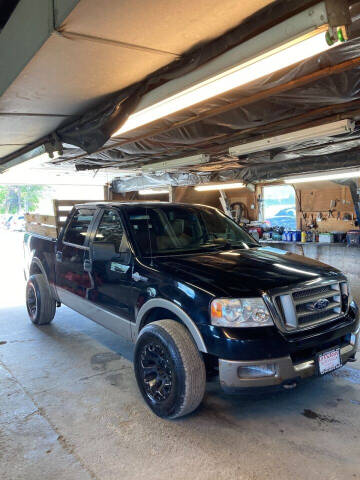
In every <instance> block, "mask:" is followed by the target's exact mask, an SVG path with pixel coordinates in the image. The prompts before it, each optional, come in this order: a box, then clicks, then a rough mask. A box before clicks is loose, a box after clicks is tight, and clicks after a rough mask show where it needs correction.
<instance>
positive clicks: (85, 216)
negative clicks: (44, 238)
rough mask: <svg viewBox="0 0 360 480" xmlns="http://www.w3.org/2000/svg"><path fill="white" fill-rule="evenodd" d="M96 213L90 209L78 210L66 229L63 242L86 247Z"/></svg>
mask: <svg viewBox="0 0 360 480" xmlns="http://www.w3.org/2000/svg"><path fill="white" fill-rule="evenodd" d="M94 212H95V211H94V210H92V209H89V208H79V209H77V210H76V211H75V213H74V215H73V217H72V219H71V221H70V223H69V225H68V228H67V229H66V232H65V236H64V240H63V241H64V242H68V243H74V244H75V245H80V246H82V245H84V243H85V240H86V236H87V233H88V229H89V225H90V223H91V220H92V219H93V216H94Z"/></svg>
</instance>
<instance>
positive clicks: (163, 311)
mask: <svg viewBox="0 0 360 480" xmlns="http://www.w3.org/2000/svg"><path fill="white" fill-rule="evenodd" d="M165 319H166V320H167V319H169V320H175V321H177V322H179V323H182V322H181V320H180V319H179V317H178V316H176V315H175V313H173V312H171V311H170V310H168V309H167V308H160V307H155V308H153V309H151V310H149V311H148V312H147V313H146V314H145V315H144V317H143V318H142V320H141V323H140V326H139V332H140V330H142V329H143V328H144V327H145V326H146V325H148V324H149V323H152V322H156V320H165Z"/></svg>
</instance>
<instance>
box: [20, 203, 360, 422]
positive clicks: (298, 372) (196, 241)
mask: <svg viewBox="0 0 360 480" xmlns="http://www.w3.org/2000/svg"><path fill="white" fill-rule="evenodd" d="M25 259H26V265H27V267H26V276H27V277H28V282H27V287H26V305H27V310H28V313H29V316H30V319H31V321H32V322H33V323H34V324H36V325H39V326H40V325H45V324H48V323H50V322H51V321H52V320H53V318H54V315H55V310H56V306H59V305H60V304H61V303H64V304H65V305H67V306H68V307H70V308H72V309H74V310H76V311H77V312H79V313H81V314H83V315H85V316H87V317H88V318H90V319H92V320H94V321H96V322H98V323H99V324H101V325H103V326H104V327H106V328H108V329H110V330H112V331H113V332H115V333H117V334H120V335H122V336H123V337H124V338H126V339H128V340H130V341H132V342H134V343H135V344H136V345H135V354H134V368H135V375H136V379H137V383H138V386H139V390H140V392H141V394H142V396H143V398H144V400H145V402H146V403H147V404H148V406H149V407H150V408H151V409H152V410H153V411H154V412H155V413H156V414H157V415H159V416H160V417H164V418H170V419H171V418H176V417H181V416H183V415H186V414H188V413H190V412H192V411H193V410H195V409H196V408H197V407H198V405H199V404H200V402H201V401H202V398H203V396H204V392H205V383H206V376H208V377H210V376H218V377H219V381H220V384H221V386H222V387H223V389H224V390H225V391H226V392H229V393H234V392H235V393H239V392H243V391H248V390H249V389H250V390H252V391H262V389H263V388H265V387H268V388H270V387H276V388H282V387H283V388H292V387H294V386H296V384H297V383H298V382H299V381H300V380H301V379H302V378H305V377H310V376H314V375H324V374H326V373H328V372H330V371H333V370H335V369H337V368H340V367H341V366H342V365H344V364H345V363H346V362H348V361H353V360H354V359H355V353H356V349H357V343H358V336H359V311H358V307H357V305H356V304H355V302H354V301H353V300H352V298H351V295H350V287H349V284H348V281H347V279H346V277H345V276H344V275H343V274H342V273H341V272H340V271H338V270H336V269H334V268H332V267H328V266H326V265H324V264H322V263H319V262H317V261H314V260H311V259H308V258H304V257H302V256H298V255H294V254H292V253H289V252H285V251H282V250H277V249H272V248H270V247H261V246H260V245H259V244H258V243H257V242H256V241H255V240H254V239H253V238H252V237H251V236H250V235H249V234H248V233H246V232H245V231H244V230H243V229H242V228H241V227H240V226H239V225H237V224H236V223H235V222H233V221H232V220H231V219H229V218H228V217H226V216H225V215H223V214H222V213H221V212H220V211H218V210H216V209H214V208H211V207H207V206H201V205H187V204H175V203H165V202H164V203H161V202H131V203H116V202H114V203H101V204H91V203H89V204H83V205H78V206H76V207H75V208H74V209H73V210H72V212H71V213H70V215H69V216H68V219H67V221H66V224H65V226H64V228H63V229H62V230H61V233H60V235H59V237H58V238H57V239H50V238H46V237H42V236H40V235H36V234H26V235H25Z"/></svg>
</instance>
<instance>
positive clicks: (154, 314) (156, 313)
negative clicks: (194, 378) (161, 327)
mask: <svg viewBox="0 0 360 480" xmlns="http://www.w3.org/2000/svg"><path fill="white" fill-rule="evenodd" d="M165 319H166V320H175V321H176V322H179V323H181V324H182V325H184V327H185V328H186V329H187V330H188V331H189V329H188V328H187V326H186V325H185V324H184V322H182V321H181V319H180V318H179V317H178V316H177V315H176V314H175V313H174V312H171V311H170V310H168V309H167V308H160V307H155V308H153V309H151V310H149V312H147V313H146V314H145V315H144V317H143V318H142V320H141V323H140V326H139V332H140V330H142V329H143V328H144V327H145V326H146V325H148V324H149V323H152V322H156V320H165ZM189 333H190V332H189ZM190 335H191V333H190ZM200 353H201V355H202V357H203V359H204V362H205V369H206V374H207V376H208V377H209V378H210V377H213V376H216V375H218V359H217V357H214V356H213V355H209V354H207V353H203V352H200Z"/></svg>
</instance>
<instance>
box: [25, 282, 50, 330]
mask: <svg viewBox="0 0 360 480" xmlns="http://www.w3.org/2000/svg"><path fill="white" fill-rule="evenodd" d="M26 308H27V311H28V314H29V317H30V320H31V321H32V322H33V323H34V324H35V325H47V324H49V323H50V322H51V321H52V320H53V318H54V316H55V311H56V301H55V300H54V298H53V297H52V296H51V292H50V288H49V285H48V283H47V281H46V280H45V278H44V275H42V274H36V275H31V276H30V277H29V280H28V281H27V284H26Z"/></svg>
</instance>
